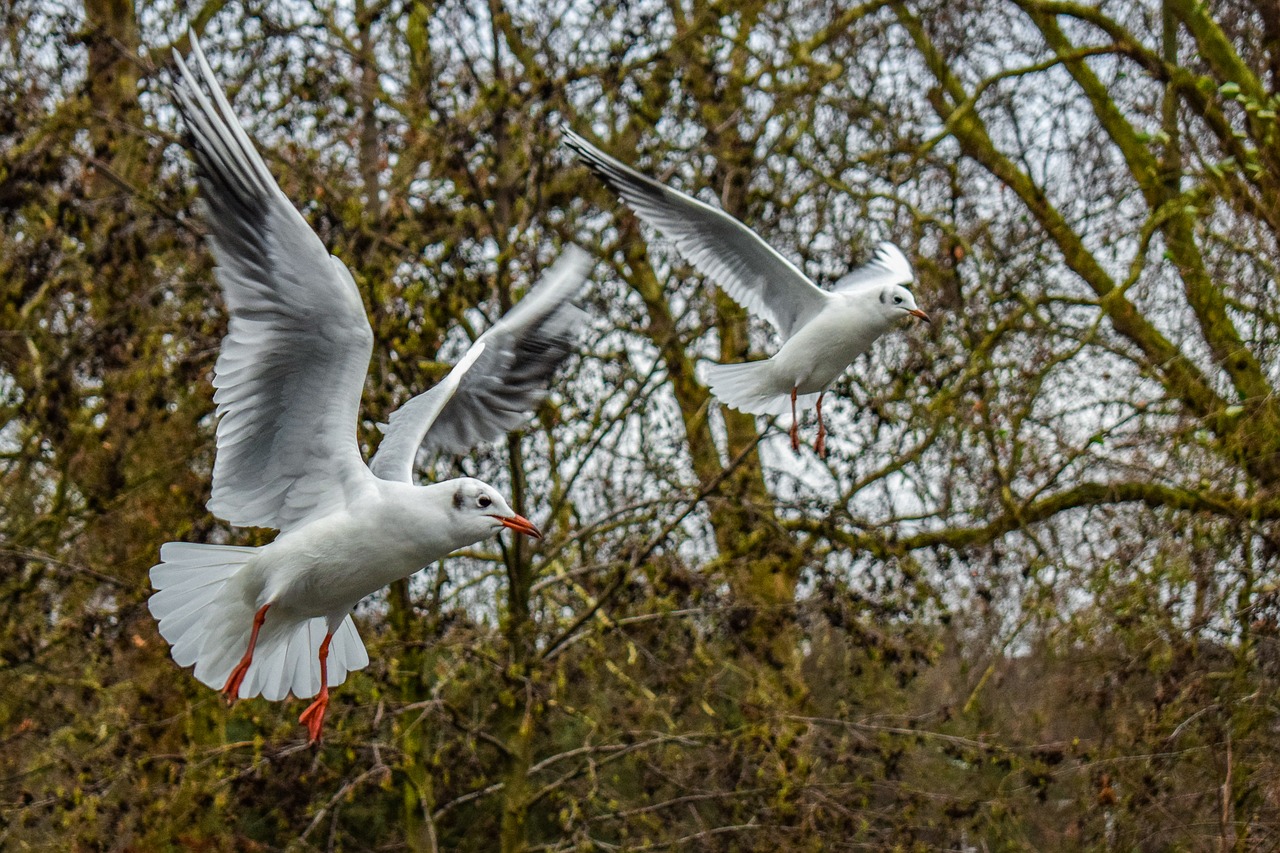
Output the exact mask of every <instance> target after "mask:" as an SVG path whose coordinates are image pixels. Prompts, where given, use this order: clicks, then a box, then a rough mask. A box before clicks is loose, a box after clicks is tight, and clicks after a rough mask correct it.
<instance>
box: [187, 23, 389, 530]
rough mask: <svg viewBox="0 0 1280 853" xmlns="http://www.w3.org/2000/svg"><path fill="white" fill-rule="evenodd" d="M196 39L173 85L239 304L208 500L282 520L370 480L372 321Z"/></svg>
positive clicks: (323, 506) (228, 340)
mask: <svg viewBox="0 0 1280 853" xmlns="http://www.w3.org/2000/svg"><path fill="white" fill-rule="evenodd" d="M191 46H192V56H193V57H194V59H195V63H194V65H195V72H196V73H193V72H192V70H191V69H190V68H188V66H187V64H186V63H185V62H183V60H182V57H180V56H178V55H177V54H175V55H174V59H175V60H176V62H177V67H178V72H179V77H180V79H179V80H178V81H177V83H176V85H175V86H174V98H175V100H176V102H177V105H178V109H179V110H180V111H181V113H182V117H183V120H184V122H185V124H186V127H187V134H188V135H187V145H188V147H189V149H190V150H191V153H192V154H193V156H194V157H195V161H196V165H197V167H198V175H199V181H200V187H201V190H202V191H203V200H204V209H205V213H206V215H205V219H206V221H207V222H208V226H209V245H210V248H211V249H212V251H213V256H214V259H215V260H216V261H217V270H216V274H217V278H218V283H219V284H221V285H222V290H223V295H224V297H225V300H226V304H227V309H228V311H229V312H230V314H231V319H230V323H229V324H228V330H227V336H226V337H225V338H223V341H222V352H221V355H220V356H219V357H218V361H217V364H216V366H215V368H214V380H213V384H214V387H215V388H216V389H217V391H216V393H215V394H214V397H213V399H214V401H215V402H216V403H217V413H218V418H219V420H218V453H217V458H216V460H215V462H214V466H213V496H212V497H211V498H210V500H209V510H210V511H211V512H213V513H214V514H215V515H218V516H220V517H221V518H224V519H226V520H227V521H229V522H231V523H232V524H236V525H243V526H255V527H275V528H279V529H281V530H287V529H289V528H290V527H291V526H294V525H296V524H298V523H299V522H301V521H303V520H304V519H307V518H309V517H313V516H319V515H324V514H327V513H329V512H332V511H334V510H335V509H337V508H340V507H342V506H345V505H346V504H347V503H348V502H350V501H353V500H355V499H356V497H357V496H358V495H359V494H361V493H362V492H363V490H365V489H367V488H369V487H370V486H371V485H372V482H373V480H372V478H371V477H369V474H368V470H367V469H366V468H365V466H364V464H363V462H362V460H361V458H360V449H359V447H358V445H357V444H356V430H355V427H356V416H357V415H358V413H359V407H360V392H361V389H362V388H363V385H364V377H365V373H366V371H367V369H368V366H369V356H370V354H371V352H372V351H373V332H372V331H371V330H370V328H369V321H368V318H367V317H366V316H365V311H364V305H363V304H362V302H361V301H360V294H359V292H358V291H357V290H356V285H355V282H354V281H353V280H352V278H351V273H350V272H348V271H347V268H346V267H345V266H343V265H342V262H341V261H339V260H338V259H337V258H334V257H331V256H330V255H329V253H328V252H327V251H326V250H325V248H324V246H323V245H322V244H321V242H320V238H319V237H317V236H316V234H315V232H313V231H312V230H311V228H310V227H308V225H307V223H306V221H305V220H304V219H303V218H302V216H301V214H299V213H298V211H297V210H296V209H295V208H294V207H293V205H292V204H290V203H289V200H288V199H287V198H285V196H284V193H283V192H281V191H280V188H279V187H278V186H277V185H276V183H275V181H274V180H273V179H272V177H271V173H270V172H268V171H267V166H266V164H265V163H264V162H263V161H262V158H261V157H260V156H259V155H258V152H257V151H256V150H255V149H254V147H253V143H252V142H251V141H250V139H249V136H248V134H247V133H245V131H244V128H242V127H241V126H240V123H239V122H238V121H237V120H236V118H235V115H234V113H232V111H231V105H230V104H229V103H228V102H227V98H226V95H224V94H223V92H222V89H221V88H220V87H219V86H218V82H217V80H216V79H215V78H214V76H213V71H212V69H210V67H209V63H208V61H207V60H206V59H205V56H204V52H203V51H202V50H201V49H200V44H199V42H198V41H197V40H196V38H195V35H194V33H193V34H192V37H191ZM201 81H202V82H203V84H204V88H205V89H207V90H208V94H206V93H205V92H204V91H202V89H201V86H200V83H201ZM211 98H212V100H211Z"/></svg>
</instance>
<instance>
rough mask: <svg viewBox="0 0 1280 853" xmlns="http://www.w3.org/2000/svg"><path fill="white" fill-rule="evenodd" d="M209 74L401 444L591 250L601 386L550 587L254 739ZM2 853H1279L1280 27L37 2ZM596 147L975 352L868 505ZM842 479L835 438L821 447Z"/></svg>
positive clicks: (535, 425) (895, 347)
mask: <svg viewBox="0 0 1280 853" xmlns="http://www.w3.org/2000/svg"><path fill="white" fill-rule="evenodd" d="M188 23H190V24H191V25H192V26H193V27H194V28H195V30H196V31H197V32H198V33H199V34H200V36H201V39H202V41H203V43H204V44H205V46H206V50H208V52H209V53H210V56H211V60H212V62H213V64H214V66H215V69H216V70H217V73H218V75H219V77H220V79H221V80H222V81H223V82H224V84H225V86H226V88H227V90H228V92H229V94H230V96H231V98H232V100H233V102H234V103H235V105H236V109H237V112H238V113H239V115H240V117H241V118H242V120H243V122H244V123H245V125H246V127H247V128H248V129H249V130H250V132H251V134H252V135H253V136H254V138H255V139H256V140H257V141H258V143H259V145H260V147H261V148H262V150H263V151H264V154H265V156H266V157H267V160H268V162H269V164H270V165H271V168H272V170H273V171H274V173H275V174H276V175H277V176H278V178H279V180H280V183H281V186H282V187H283V189H284V191H285V193H286V194H287V195H288V196H289V197H290V198H291V199H293V200H294V201H295V202H296V203H298V205H299V206H300V207H301V209H302V210H303V212H304V214H305V216H306V217H307V219H308V220H309V221H310V222H311V223H312V224H313V225H314V227H315V228H316V230H317V231H318V232H319V234H320V235H321V237H322V239H323V240H324V242H325V244H326V245H327V246H329V248H330V249H331V251H333V252H334V253H335V254H337V255H338V256H339V257H341V258H342V259H343V260H344V261H345V263H346V264H347V265H348V266H349V267H350V268H351V270H352V272H353V274H354V275H355V278H356V281H357V282H358V285H359V287H360V289H361V291H362V293H363V295H364V298H365V302H366V305H367V307H368V310H369V314H370V317H371V322H372V324H373V328H374V333H375V336H376V339H377V345H376V346H375V355H374V359H373V362H372V364H371V365H370V374H369V379H368V382H367V384H366V387H365V399H364V403H365V419H364V420H363V421H362V422H361V423H360V424H359V425H358V429H359V433H360V437H361V441H362V443H363V444H364V445H365V447H366V448H367V449H368V450H372V449H373V447H375V446H376V442H377V439H378V435H379V434H378V432H377V430H376V427H375V424H376V423H377V422H379V421H382V420H385V417H386V415H387V413H388V412H389V411H390V410H392V409H393V408H394V406H395V405H397V404H398V403H400V402H402V401H403V400H405V399H406V398H407V397H408V396H409V395H410V394H411V393H413V392H414V391H416V390H420V389H422V388H425V387H427V386H429V385H430V384H431V383H432V382H434V381H435V380H436V379H438V378H439V377H440V376H441V375H442V373H443V371H444V370H445V369H446V365H447V364H448V363H449V361H450V360H451V359H453V358H455V357H456V356H457V355H458V354H459V353H460V352H461V350H462V348H463V346H464V345H465V342H466V340H467V339H469V338H471V337H474V336H475V335H477V334H479V332H480V331H482V330H483V328H484V327H485V325H486V324H487V323H488V322H490V321H492V320H493V319H495V318H496V317H497V316H499V315H500V314H501V312H502V311H503V310H504V309H505V308H507V307H508V306H509V305H510V304H511V303H512V302H513V301H515V300H517V299H518V298H519V297H520V296H521V295H522V294H523V293H524V291H525V289H526V288H527V287H528V286H529V284H530V283H531V282H532V281H533V280H535V279H536V277H537V275H538V274H539V272H540V271H541V270H542V269H543V268H544V267H545V266H546V265H547V264H549V263H550V262H551V260H553V258H554V257H555V256H556V254H557V253H558V252H559V249H560V247H561V246H563V245H564V244H566V243H569V242H574V243H578V244H580V245H583V246H585V247H587V248H588V249H589V250H591V251H592V252H593V253H594V254H595V255H596V256H597V257H598V258H599V263H598V264H597V266H596V268H595V270H594V274H593V277H592V278H593V284H592V288H591V291H590V294H589V296H588V297H587V300H586V302H587V307H588V308H589V309H590V311H591V315H592V317H593V318H594V319H593V322H592V324H591V327H590V328H589V329H585V330H584V335H583V350H582V355H581V357H580V358H576V359H574V360H573V361H572V363H571V364H570V365H569V366H568V368H567V369H566V370H565V371H564V373H563V375H562V377H561V378H560V379H559V381H558V383H557V386H556V389H555V393H554V395H553V397H552V399H551V400H550V401H549V402H548V403H547V404H546V405H545V406H544V407H543V408H542V409H541V410H540V411H539V412H538V413H537V417H536V418H535V419H534V421H533V422H532V424H531V425H530V427H529V428H528V429H527V430H526V431H525V432H523V433H521V434H519V435H516V436H513V437H512V438H511V439H510V441H508V442H507V443H506V444H504V445H501V446H497V447H493V448H489V449H487V450H485V451H483V452H481V453H478V454H476V455H474V456H473V457H471V458H467V459H461V460H451V459H444V460H437V461H435V462H434V463H432V464H431V465H430V466H428V467H427V468H426V469H424V471H423V472H422V474H423V476H425V477H434V476H445V475H450V474H454V473H458V472H467V473H471V474H475V475H478V476H482V477H484V478H486V479H488V480H489V481H490V482H493V483H495V485H498V486H499V487H500V488H502V489H504V490H506V491H509V492H511V493H512V494H514V495H515V497H516V500H517V501H518V502H519V506H520V508H521V509H522V510H523V511H524V512H525V513H526V514H529V515H531V516H532V517H533V518H535V519H536V520H537V521H538V522H539V523H540V524H542V525H543V526H544V529H546V530H547V531H548V536H547V538H546V539H545V540H544V541H543V542H540V543H535V544H532V545H512V544H511V543H509V542H506V543H497V542H489V543H482V545H481V546H478V547H477V548H476V549H474V550H473V551H469V552H467V553H465V554H460V555H458V556H456V557H452V558H450V559H448V560H445V561H444V562H443V563H441V564H440V565H438V566H432V567H430V568H429V569H428V570H427V571H426V572H424V573H422V574H421V575H420V576H418V577H415V578H414V579H413V582H412V583H404V584H400V585H398V586H396V587H393V588H392V589H391V590H389V591H388V593H387V594H385V595H383V596H379V597H377V598H376V599H375V600H372V601H370V602H367V603H366V604H365V605H364V606H362V608H361V610H360V611H359V614H358V623H359V625H360V629H361V633H362V635H363V636H364V637H365V639H366V642H367V643H368V644H369V646H370V655H371V658H372V659H373V663H372V665H371V666H370V667H369V668H368V669H367V670H365V671H363V672H361V673H358V674H356V675H355V676H353V677H352V678H351V679H349V680H348V682H347V683H346V684H345V685H344V686H343V687H342V688H341V689H340V690H338V691H337V693H336V694H335V701H334V704H333V706H331V711H330V726H329V728H328V731H327V736H326V740H325V741H324V743H323V744H322V746H321V747H320V748H318V749H308V748H306V747H305V745H304V743H303V732H302V730H301V729H300V727H299V726H298V725H297V724H296V722H295V718H296V716H297V714H298V712H299V711H300V710H301V708H302V703H300V702H296V701H292V702H285V703H278V704H272V703H267V702H264V701H260V700H254V701H246V702H241V703H238V704H237V705H236V706H235V707H233V708H231V709H227V708H226V707H224V706H223V705H222V704H221V703H220V702H219V700H218V697H217V695H216V694H215V693H214V692H213V691H210V690H208V689H205V688H203V687H202V686H200V685H199V684H197V683H196V682H195V680H194V679H193V678H192V677H191V676H190V675H189V674H188V673H186V672H183V671H181V670H179V669H178V668H177V667H176V665H175V664H174V663H173V662H172V661H171V660H170V659H169V657H168V650H167V648H166V646H165V644H164V642H163V641H162V640H161V639H160V637H159V636H158V634H157V632H156V628H155V625H154V623H153V621H152V619H151V618H150V616H149V615H148V613H147V611H146V607H145V600H146V597H147V594H148V584H147V570H148V568H149V567H150V566H151V564H152V563H153V562H154V561H155V560H156V558H157V551H158V548H159V545H160V544H161V543H162V542H164V541H166V540H170V539H185V540H191V541H212V542H226V541H236V542H248V543H260V542H265V541H267V540H268V539H269V537H270V533H269V532H267V531H242V530H231V529H229V528H228V527H227V526H226V525H223V524H222V523H221V522H219V521H218V520H217V519H215V518H212V517H211V516H210V515H209V514H208V513H207V512H206V511H205V510H204V508H203V505H204V502H205V500H206V499H207V497H208V490H209V473H210V468H211V464H212V452H213V426H214V425H213V422H212V417H211V411H212V401H211V388H210V384H209V382H210V376H211V371H212V366H213V361H214V358H215V355H216V352H217V347H218V341H219V338H220V336H221V334H222V331H223V329H224V323H225V315H224V312H223V310H222V307H221V303H220V297H219V295H218V293H217V290H216V287H215V285H214V283H213V279H212V277H211V275H210V265H211V263H210V259H209V256H208V253H207V251H206V250H205V248H204V247H203V245H202V242H201V234H202V230H203V226H202V224H201V221H200V218H199V216H198V215H197V214H196V212H195V211H194V210H193V201H194V182H193V180H192V179H191V175H190V167H189V165H188V163H187V160H186V157H185V155H184V153H183V152H182V149H181V147H180V146H179V145H178V144H177V142H178V133H179V132H180V129H179V128H178V127H177V126H176V121H175V115H174V110H173V109H172V106H171V104H170V101H169V98H168V95H167V93H166V89H165V87H166V81H167V79H168V78H167V67H168V65H169V63H170V61H171V60H170V58H169V57H170V51H171V50H172V49H174V48H176V49H177V50H179V51H186V50H187V49H188V44H187V36H186V26H187V24H188ZM0 35H2V36H3V38H2V40H0V90H2V91H3V97H0V220H2V227H0V618H2V620H3V625H4V626H5V629H4V631H3V632H0V846H4V847H5V848H6V849H15V850H64V849H74V850H129V851H133V850H138V851H141V850H165V849H170V850H177V849H193V850H209V851H221V850H285V849H288V850H311V849H324V850H402V849H407V850H482V851H488V850H503V851H518V850H524V851H567V850H635V849H696V850H726V851H727V850H779V849H781V850H814V851H816V850H853V849H879V848H892V849H901V850H915V849H919V850H926V849H953V850H1020V849H1021V850H1027V849H1030V850H1046V849H1056V850H1085V849H1089V850H1096V849H1114V850H1163V849H1183V850H1210V849H1212V850H1273V849H1276V847H1277V846H1278V845H1280V834H1278V833H1280V830H1278V829H1277V827H1280V747H1278V746H1277V740H1276V731H1277V686H1278V685H1277V679H1278V678H1280V644H1278V639H1280V638H1278V636H1277V630H1278V622H1277V620H1278V618H1280V612H1278V605H1280V601H1278V597H1277V592H1278V589H1280V587H1277V582H1276V567H1277V564H1278V562H1280V554H1278V553H1277V551H1278V548H1280V529H1278V528H1277V518H1280V491H1278V487H1280V398H1277V395H1276V393H1275V386H1276V383H1277V381H1280V294H1278V292H1277V287H1276V278H1277V262H1278V261H1280V251H1278V248H1277V245H1276V240H1277V234H1278V233H1280V124H1278V120H1277V109H1278V105H1280V13H1277V11H1276V7H1275V5H1274V4H1273V3H1270V2H1266V1H1265V0H1211V2H1208V3H1204V2H1198V0H1142V2H1128V0H1126V2H1119V0H1116V1H1115V2H1112V0H1098V2H1089V3H1084V2H1081V3H1077V2H1072V0H965V2H955V0H908V1H907V2H885V1H884V0H868V2H865V3H862V4H857V5H850V4H848V3H843V2H834V0H735V2H721V0H621V2H611V0H606V2H602V3H598V4H597V3H583V2H578V0H549V2H548V0H539V2H524V0H511V2H508V0H487V3H477V2H473V1H472V0H438V2H416V0H350V1H349V2H344V3H337V4H335V3H331V2H329V0H311V2H300V0H256V2H245V3H240V2H224V0H207V2H205V3H203V4H199V3H190V4H182V3H168V2H164V1H163V0H158V2H154V3H153V2H145V3H144V2H142V0H137V2H134V0H84V2H83V3H78V2H73V0H52V2H51V0H4V2H3V3H0ZM561 123H567V124H568V125H570V126H572V127H574V128H576V129H578V130H579V131H580V132H583V133H585V134H587V135H588V136H590V137H591V138H593V139H594V140H596V141H598V142H599V144H601V145H602V147H604V148H605V149H606V150H608V151H610V152H612V153H614V154H616V155H617V156H619V157H620V158H622V159H623V160H626V161H629V162H633V163H635V164H636V165H637V166H638V167H639V168H641V169H643V170H645V171H647V172H649V173H651V174H654V175H656V176H659V177H660V178H662V179H663V180H667V181H669V182H671V183H672V184H674V185H676V186H679V187H681V188H683V189H685V190H687V191H690V192H692V193H694V194H696V195H698V196H699V197H702V198H705V199H708V200H714V201H716V202H718V203H719V204H720V205H722V206H723V207H725V208H726V209H727V210H729V211H730V212H732V213H734V214H735V215H738V216H740V217H742V218H744V219H745V220H746V221H748V222H749V223H751V224H752V225H753V226H755V227H756V228H758V230H759V231H760V232H761V233H762V234H763V235H764V236H765V237H766V238H767V239H768V240H770V241H771V242H772V243H773V244H774V245H775V246H777V247H778V248H779V249H780V250H782V251H783V252H784V253H785V254H787V256H788V257H790V258H792V259H794V260H795V261H796V262H797V263H798V264H799V265H801V266H802V267H803V268H804V269H805V270H806V271H808V272H809V273H810V274H812V275H813V276H814V277H815V278H817V279H818V280H820V281H830V280H832V279H833V278H834V277H836V276H838V275H839V274H840V273H841V272H842V271H844V270H845V269H846V268H847V267H849V266H850V265H852V264H855V263H859V262H861V261H863V260H865V259H866V258H867V256H868V254H869V251H870V248H871V247H872V246H873V245H874V243H875V242H876V241H878V240H881V239H892V240H894V241H896V242H898V243H899V244H900V245H902V246H903V247H904V249H906V251H907V253H908V255H909V256H911V257H912V258H913V259H914V260H915V263H916V269H917V272H918V278H919V281H918V284H917V290H918V293H919V300H920V302H921V304H922V305H923V306H924V307H925V308H926V309H927V310H929V312H930V313H931V314H932V315H933V316H934V318H935V323H934V325H933V326H932V327H930V328H915V327H913V328H906V329H903V330H902V331H900V332H895V333H893V334H891V335H889V336H887V337H886V338H885V339H883V340H882V341H881V342H880V343H879V344H878V345H877V346H876V348H875V350H874V351H873V352H872V353H871V354H869V355H868V356H866V357H864V358H863V359H861V360H860V361H859V362H858V363H857V364H856V365H855V366H854V369H852V370H851V371H849V372H848V373H847V374H846V376H845V377H844V378H843V379H842V380H841V382H840V384H839V387H838V393H837V394H836V395H834V397H829V398H828V412H829V413H830V414H829V421H828V422H829V423H830V424H832V425H833V426H834V434H833V436H832V439H831V441H830V446H831V449H832V452H831V455H830V456H829V457H828V458H827V459H826V460H825V461H823V460H819V459H817V458H816V457H815V456H814V454H813V453H812V452H809V451H807V450H806V451H805V452H803V453H801V454H800V455H799V456H795V455H793V454H792V453H791V452H790V450H789V448H788V447H787V443H786V437H785V428H786V426H787V424H786V423H781V424H778V423H770V422H767V421H765V420H756V419H753V418H749V417H745V416H742V415H739V414H736V413H733V412H729V411H725V410H722V409H721V408H720V407H719V406H718V405H716V403H715V401H714V400H712V399H710V398H709V397H708V395H707V391H706V389H705V387H704V386H703V385H702V384H701V381H700V373H699V364H700V362H701V361H703V360H705V359H708V358H710V359H715V360H721V359H727V360H736V359H741V358H744V357H754V356H759V355H762V354H765V353H768V352H771V351H772V349H771V348H772V346H774V345H775V342H774V340H773V338H772V335H771V333H770V332H769V331H768V330H767V329H766V328H765V327H764V326H762V325H761V324H759V323H756V322H754V321H748V319H747V318H746V316H745V315H744V314H743V312H741V311H740V310H739V309H737V308H736V307H735V306H734V305H733V304H732V303H730V302H729V301H727V300H726V299H725V298H724V297H723V295H721V294H719V293H718V292H717V291H715V290H714V288H713V287H712V286H711V285H710V284H709V283H708V282H707V281H706V280H704V279H702V278H701V277H699V276H697V275H696V274H693V273H692V271H691V270H690V269H689V268H688V267H687V266H686V265H685V264H683V263H682V262H681V261H680V260H679V258H678V257H677V256H676V255H675V254H674V253H673V252H672V251H671V250H670V248H669V247H668V246H667V245H666V244H664V243H663V241H661V240H659V239H654V238H653V235H652V234H650V233H647V232H646V231H645V230H644V229H641V228H640V227H638V225H637V222H636V220H635V219H634V217H632V216H631V215H630V214H628V213H627V212H625V211H624V210H623V209H621V208H620V207H619V205H618V204H617V203H616V201H615V200H614V199H613V198H612V197H611V196H610V195H609V194H608V193H607V192H605V191H604V190H603V189H602V188H601V187H600V186H599V185H598V183H597V182H596V181H594V179H592V178H591V177H590V176H589V175H588V174H587V173H586V172H585V170H584V169H583V168H581V167H580V166H578V165H576V164H575V163H574V162H572V160H571V158H570V157H568V156H566V155H565V153H564V152H563V151H561V150H560V149H559V148H558V131H557V128H558V126H559V125H560V124H561ZM808 426H809V429H808V430H807V431H806V433H807V436H808V437H809V438H812V434H813V429H812V426H813V425H812V424H809V425H808Z"/></svg>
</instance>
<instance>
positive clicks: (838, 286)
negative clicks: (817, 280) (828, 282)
mask: <svg viewBox="0 0 1280 853" xmlns="http://www.w3.org/2000/svg"><path fill="white" fill-rule="evenodd" d="M914 278H915V275H914V274H913V273H912V272H911V262H910V261H908V260H907V258H906V256H905V255H903V254H902V250H901V249H899V248H898V247H897V246H895V245H893V244H892V243H881V244H880V245H879V246H876V253H875V256H874V257H873V258H872V259H871V260H870V261H868V262H867V263H865V264H863V265H862V266H860V267H858V268H857V269H856V270H854V271H853V272H850V273H848V274H847V275H845V276H844V277H843V278H841V279H840V280H839V281H837V282H836V283H835V284H833V285H832V286H831V289H832V290H835V291H841V290H860V289H862V288H864V287H884V286H886V285H891V284H901V285H908V284H910V283H911V282H912V280H913V279H914Z"/></svg>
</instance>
